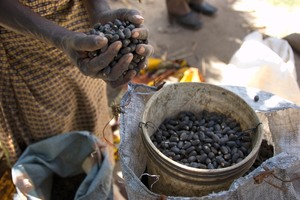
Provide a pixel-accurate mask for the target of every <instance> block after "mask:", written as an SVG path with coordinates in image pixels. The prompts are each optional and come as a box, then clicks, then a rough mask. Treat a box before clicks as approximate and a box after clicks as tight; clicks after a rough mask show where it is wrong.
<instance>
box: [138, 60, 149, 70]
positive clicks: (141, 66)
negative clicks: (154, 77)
mask: <svg viewBox="0 0 300 200" xmlns="http://www.w3.org/2000/svg"><path fill="white" fill-rule="evenodd" d="M147 62H148V59H145V58H144V59H143V60H142V61H140V62H139V64H138V65H137V68H138V70H139V71H140V70H142V69H146V68H147Z"/></svg>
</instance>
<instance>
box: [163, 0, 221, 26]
mask: <svg viewBox="0 0 300 200" xmlns="http://www.w3.org/2000/svg"><path fill="white" fill-rule="evenodd" d="M166 5H167V10H168V17H169V21H170V23H171V24H172V23H173V22H177V23H178V24H179V25H181V26H183V27H185V28H188V29H192V30H199V29H200V28H202V25H203V23H202V21H201V19H200V18H199V15H198V13H201V14H203V15H206V16H214V15H215V14H216V12H217V8H216V7H214V6H213V5H211V4H209V3H207V2H204V1H203V0H166Z"/></svg>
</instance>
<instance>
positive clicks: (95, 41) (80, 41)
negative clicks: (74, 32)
mask: <svg viewBox="0 0 300 200" xmlns="http://www.w3.org/2000/svg"><path fill="white" fill-rule="evenodd" d="M106 44H107V38H106V37H104V36H98V35H80V36H76V37H75V39H74V40H73V44H72V46H73V48H75V49H76V50H78V51H95V50H98V49H101V48H102V47H104V46H105V45H106Z"/></svg>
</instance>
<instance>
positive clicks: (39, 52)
mask: <svg viewBox="0 0 300 200" xmlns="http://www.w3.org/2000/svg"><path fill="white" fill-rule="evenodd" d="M20 2H21V3H22V4H23V5H25V6H27V7H30V8H31V9H32V10H33V11H34V12H36V13H38V14H39V15H41V16H43V17H45V18H47V19H49V20H51V21H53V22H54V23H56V24H57V25H59V26H63V27H66V28H68V29H69V30H72V31H75V32H87V31H88V30H89V29H90V27H89V24H88V15H87V12H86V10H85V8H84V6H83V3H82V1H80V0H52V1H51V0H20ZM107 105H108V104H107V96H106V85H105V82H104V81H102V80H97V79H92V78H89V77H87V76H84V75H83V74H81V73H80V71H79V70H78V69H77V68H76V66H74V65H73V64H72V63H71V62H70V61H69V59H68V58H67V57H66V56H65V55H64V54H63V53H62V52H61V51H60V50H58V49H56V48H54V47H51V46H49V45H47V44H45V43H43V42H40V41H38V40H36V39H33V38H30V37H27V36H24V35H20V34H17V33H14V32H12V31H9V30H6V29H5V28H3V27H1V26H0V142H1V146H2V148H3V149H4V152H5V153H6V155H7V157H8V162H9V163H10V164H14V163H15V162H16V160H17V159H18V157H19V156H20V155H21V153H22V152H23V151H24V150H25V148H26V147H27V146H28V145H29V144H32V143H34V142H36V141H39V140H42V139H45V138H47V137H50V136H53V135H57V134H62V133H66V132H70V131H80V130H87V131H90V132H92V133H94V134H96V135H97V136H100V137H102V135H103V128H104V126H105V124H106V123H107V122H108V121H109V120H110V117H109V110H108V106H107ZM105 130H106V132H105V135H106V137H107V138H110V139H111V132H110V130H108V128H106V129H105Z"/></svg>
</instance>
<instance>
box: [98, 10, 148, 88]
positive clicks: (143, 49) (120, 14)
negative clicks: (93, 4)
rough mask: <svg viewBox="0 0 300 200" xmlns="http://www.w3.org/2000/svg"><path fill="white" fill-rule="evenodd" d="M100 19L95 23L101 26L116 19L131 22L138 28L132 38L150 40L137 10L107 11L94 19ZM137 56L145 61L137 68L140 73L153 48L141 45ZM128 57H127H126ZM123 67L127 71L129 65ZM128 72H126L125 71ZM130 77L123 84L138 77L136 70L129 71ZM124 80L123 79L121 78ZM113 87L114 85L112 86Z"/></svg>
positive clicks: (133, 31) (124, 79)
mask: <svg viewBox="0 0 300 200" xmlns="http://www.w3.org/2000/svg"><path fill="white" fill-rule="evenodd" d="M95 18H96V19H98V20H96V21H95V22H97V23H98V22H100V23H101V24H105V23H107V22H110V21H111V22H113V21H114V20H115V19H119V20H121V21H130V22H131V23H133V24H135V26H136V28H135V29H133V30H132V35H131V37H133V38H136V39H141V40H147V39H148V32H149V31H148V29H147V28H145V27H144V26H143V22H144V18H143V17H142V16H141V15H140V13H139V12H138V11H137V10H133V9H118V10H113V11H112V10H107V11H104V12H101V13H98V15H97V16H96V17H94V19H95ZM135 52H136V53H137V54H139V55H140V56H142V57H143V58H144V59H143V60H142V61H141V62H140V63H139V65H138V66H137V68H138V71H139V70H141V69H143V68H145V67H146V63H147V60H148V58H149V57H150V56H151V55H152V53H153V47H152V46H151V45H148V44H139V45H137V48H136V50H135ZM126 56H127V55H126ZM123 66H124V67H125V68H126V69H127V67H128V66H127V65H126V66H125V65H124V64H123ZM123 71H126V70H123ZM126 75H128V76H126V77H123V81H121V80H118V81H121V82H123V83H126V82H128V81H129V80H130V79H131V78H133V77H134V76H135V75H136V72H135V71H134V70H128V73H127V74H126ZM120 78H121V79H122V77H120ZM111 85H114V83H113V84H111Z"/></svg>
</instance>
